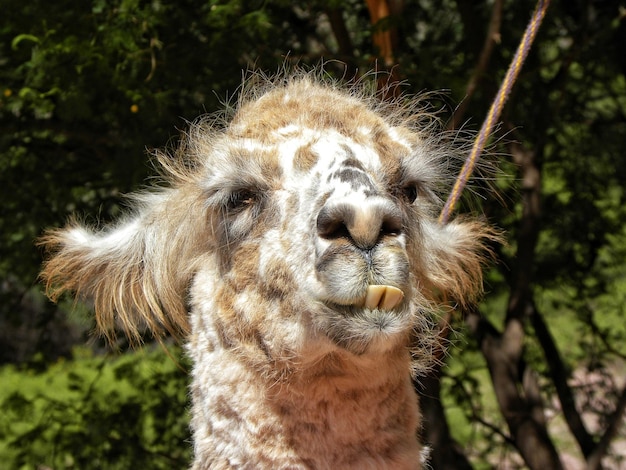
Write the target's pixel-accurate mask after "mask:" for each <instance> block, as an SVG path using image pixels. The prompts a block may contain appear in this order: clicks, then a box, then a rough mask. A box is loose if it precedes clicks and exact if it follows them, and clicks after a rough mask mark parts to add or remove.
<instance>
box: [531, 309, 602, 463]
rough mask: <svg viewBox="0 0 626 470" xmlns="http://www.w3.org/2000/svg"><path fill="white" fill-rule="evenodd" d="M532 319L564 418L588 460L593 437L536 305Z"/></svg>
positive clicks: (592, 447)
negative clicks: (583, 418)
mask: <svg viewBox="0 0 626 470" xmlns="http://www.w3.org/2000/svg"><path fill="white" fill-rule="evenodd" d="M530 319H531V322H532V325H533V328H534V329H535V335H536V336H537V339H538V340H539V344H540V345H541V348H542V349H543V354H544V357H545V359H546V362H547V363H548V367H549V369H550V378H551V379H552V383H553V384H554V387H555V388H556V393H557V395H558V397H559V401H560V402H561V409H562V410H563V416H564V417H565V421H566V422H567V426H568V427H569V429H570V431H571V432H572V435H573V436H574V438H575V439H576V442H578V446H579V447H580V450H581V452H582V453H583V455H584V456H585V458H586V459H588V458H589V456H590V455H591V454H592V452H593V451H594V448H595V446H596V445H595V443H594V441H593V436H592V435H591V434H589V432H588V431H587V428H586V427H585V423H584V422H583V420H582V418H581V416H580V413H579V412H578V410H577V409H576V402H575V400H574V394H573V393H572V389H571V388H570V386H569V385H568V383H567V379H568V375H569V374H568V373H567V370H566V368H565V365H564V364H563V360H562V359H561V354H560V352H559V350H558V349H557V347H556V343H555V342H554V338H553V337H552V334H551V333H550V331H549V329H548V326H547V325H546V323H545V321H544V319H543V317H542V315H541V314H540V313H539V312H538V311H537V307H536V305H534V304H533V305H532V313H531V315H530Z"/></svg>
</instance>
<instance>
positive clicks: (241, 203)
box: [226, 189, 256, 211]
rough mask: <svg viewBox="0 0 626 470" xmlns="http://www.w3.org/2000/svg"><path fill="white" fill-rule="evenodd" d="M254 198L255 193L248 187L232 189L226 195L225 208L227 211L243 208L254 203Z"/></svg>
mask: <svg viewBox="0 0 626 470" xmlns="http://www.w3.org/2000/svg"><path fill="white" fill-rule="evenodd" d="M255 200H256V194H255V193H254V192H252V191H251V190H249V189H240V190H238V191H233V192H232V193H230V194H229V195H228V199H227V200H226V209H228V211H238V210H243V209H245V208H246V207H247V206H250V205H251V204H254V202H255Z"/></svg>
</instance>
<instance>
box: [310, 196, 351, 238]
mask: <svg viewBox="0 0 626 470" xmlns="http://www.w3.org/2000/svg"><path fill="white" fill-rule="evenodd" d="M353 223H354V212H353V210H352V208H351V207H350V206H348V205H347V204H333V205H327V206H324V207H323V208H322V210H321V211H320V213H319V214H318V215H317V233H318V234H319V236H320V237H323V238H328V239H334V238H351V235H350V230H349V228H348V227H349V226H351V225H353Z"/></svg>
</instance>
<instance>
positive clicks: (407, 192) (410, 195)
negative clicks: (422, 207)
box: [402, 184, 420, 204]
mask: <svg viewBox="0 0 626 470" xmlns="http://www.w3.org/2000/svg"><path fill="white" fill-rule="evenodd" d="M419 193H420V190H419V188H418V187H417V184H410V185H407V186H405V187H404V188H402V198H403V199H404V200H405V201H407V202H408V203H409V204H413V203H414V202H415V200H416V199H417V196H419Z"/></svg>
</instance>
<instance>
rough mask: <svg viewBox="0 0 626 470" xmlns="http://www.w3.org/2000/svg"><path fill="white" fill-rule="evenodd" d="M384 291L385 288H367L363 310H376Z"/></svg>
mask: <svg viewBox="0 0 626 470" xmlns="http://www.w3.org/2000/svg"><path fill="white" fill-rule="evenodd" d="M386 289H387V287H386V286H368V287H367V294H366V295H365V308H369V309H370V310H371V309H374V308H377V307H378V304H379V302H380V299H381V297H382V296H383V294H384V293H385V290H386Z"/></svg>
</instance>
